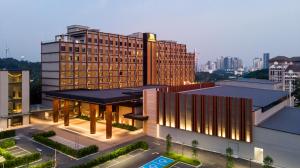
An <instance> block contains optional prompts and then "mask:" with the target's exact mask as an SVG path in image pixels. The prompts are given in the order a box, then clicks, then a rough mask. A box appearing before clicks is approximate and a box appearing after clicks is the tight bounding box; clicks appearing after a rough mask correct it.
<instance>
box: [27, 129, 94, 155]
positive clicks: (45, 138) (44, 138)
mask: <svg viewBox="0 0 300 168" xmlns="http://www.w3.org/2000/svg"><path fill="white" fill-rule="evenodd" d="M55 135H56V133H55V132H54V131H48V132H43V133H39V134H35V135H33V139H34V140H35V141H37V142H40V143H42V144H44V145H47V146H49V147H51V148H54V149H57V150H59V151H61V152H63V153H65V154H67V155H70V156H73V157H76V158H81V157H84V156H87V155H90V154H92V153H96V152H98V147H97V146H96V145H90V146H87V147H84V148H81V149H78V150H76V149H73V148H71V147H69V146H67V145H64V144H61V143H58V142H56V141H53V140H51V139H49V137H51V136H55Z"/></svg>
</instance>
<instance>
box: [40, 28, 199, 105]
mask: <svg viewBox="0 0 300 168" xmlns="http://www.w3.org/2000/svg"><path fill="white" fill-rule="evenodd" d="M67 29H68V30H67V34H63V35H57V36H56V37H55V40H54V41H50V42H42V43H41V61H42V91H43V95H42V98H43V104H49V103H50V101H51V100H50V99H49V98H47V97H46V96H45V94H44V92H46V91H51V90H67V89H109V88H126V87H138V86H143V85H170V86H173V85H182V84H184V83H191V82H193V81H194V79H195V70H194V69H195V53H189V52H187V47H186V45H185V44H179V43H177V42H176V41H164V40H157V38H156V34H153V33H133V34H131V35H127V36H124V35H119V34H112V33H104V32H101V31H99V30H98V29H90V28H89V27H87V26H80V25H72V26H68V27H67Z"/></svg>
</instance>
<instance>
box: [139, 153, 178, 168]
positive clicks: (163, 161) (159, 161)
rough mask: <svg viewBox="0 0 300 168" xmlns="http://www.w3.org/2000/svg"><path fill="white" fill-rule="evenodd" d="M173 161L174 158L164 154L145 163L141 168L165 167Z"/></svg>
mask: <svg viewBox="0 0 300 168" xmlns="http://www.w3.org/2000/svg"><path fill="white" fill-rule="evenodd" d="M173 162H174V160H173V159H170V158H167V157H164V156H159V157H157V158H156V159H154V160H152V161H150V162H148V163H146V164H144V165H143V166H141V167H140V168H163V167H165V166H167V165H169V164H171V163H173Z"/></svg>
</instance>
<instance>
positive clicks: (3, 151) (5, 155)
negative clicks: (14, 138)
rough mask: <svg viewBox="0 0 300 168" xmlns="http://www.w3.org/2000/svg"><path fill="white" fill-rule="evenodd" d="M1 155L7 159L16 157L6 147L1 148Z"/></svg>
mask: <svg viewBox="0 0 300 168" xmlns="http://www.w3.org/2000/svg"><path fill="white" fill-rule="evenodd" d="M0 155H1V156H3V157H4V158H5V159H6V160H11V159H14V158H15V157H14V156H13V155H12V154H10V153H9V152H7V151H6V150H5V149H2V148H0Z"/></svg>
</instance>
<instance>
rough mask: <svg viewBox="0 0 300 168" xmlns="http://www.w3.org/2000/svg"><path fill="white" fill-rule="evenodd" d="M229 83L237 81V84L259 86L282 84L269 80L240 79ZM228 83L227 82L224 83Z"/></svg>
mask: <svg viewBox="0 0 300 168" xmlns="http://www.w3.org/2000/svg"><path fill="white" fill-rule="evenodd" d="M229 81H237V82H246V83H259V84H277V83H280V82H275V81H270V80H267V79H255V78H238V79H236V80H229ZM224 82H227V81H224Z"/></svg>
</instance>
